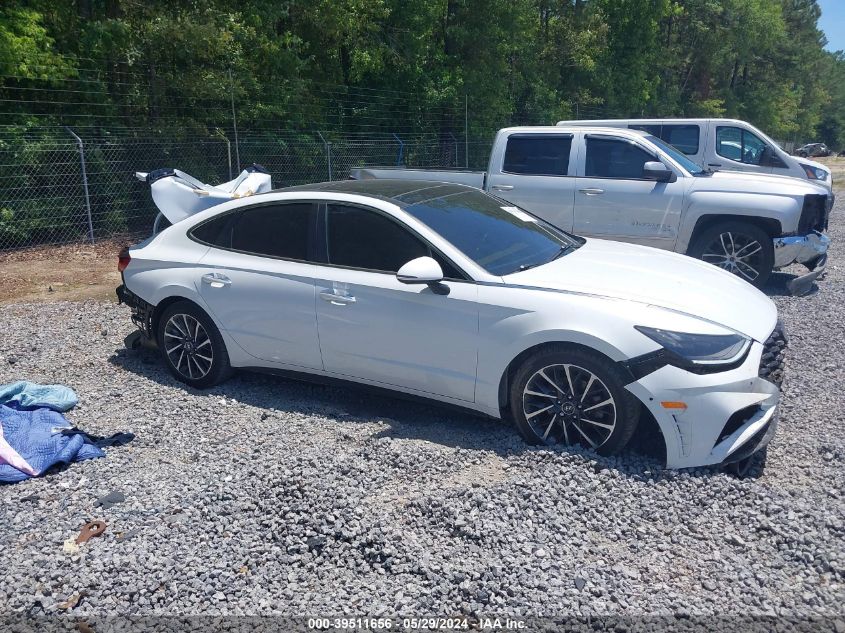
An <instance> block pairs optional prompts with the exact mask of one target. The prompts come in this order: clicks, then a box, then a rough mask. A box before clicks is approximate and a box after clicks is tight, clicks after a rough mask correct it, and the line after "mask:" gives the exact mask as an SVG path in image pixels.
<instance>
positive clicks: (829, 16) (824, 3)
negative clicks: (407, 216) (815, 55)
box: [818, 0, 845, 51]
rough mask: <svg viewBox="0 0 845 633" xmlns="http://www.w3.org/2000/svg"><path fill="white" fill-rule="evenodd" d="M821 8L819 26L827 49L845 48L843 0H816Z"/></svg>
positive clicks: (844, 10) (844, 4)
mask: <svg viewBox="0 0 845 633" xmlns="http://www.w3.org/2000/svg"><path fill="white" fill-rule="evenodd" d="M818 3H819V6H820V7H821V8H822V17H821V20H819V27H820V28H821V30H822V31H824V34H825V36H826V37H827V50H829V51H843V50H845V0H818Z"/></svg>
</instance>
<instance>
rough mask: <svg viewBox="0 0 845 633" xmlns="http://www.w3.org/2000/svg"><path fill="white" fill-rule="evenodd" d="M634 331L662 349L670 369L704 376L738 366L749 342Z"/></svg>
mask: <svg viewBox="0 0 845 633" xmlns="http://www.w3.org/2000/svg"><path fill="white" fill-rule="evenodd" d="M634 328H635V329H636V330H637V331H639V332H641V333H642V334H645V335H646V336H647V337H649V338H650V339H651V340H653V341H654V342H656V343H658V344H659V345H661V346H662V347H663V350H662V351H663V352H664V354H663V356H664V358H663V360H665V361H666V363H668V364H670V365H675V366H676V367H681V368H682V369H687V370H689V371H692V372H695V373H700V374H706V373H711V372H717V371H726V370H728V369H733V368H734V367H738V366H739V365H741V364H742V363H743V362H744V360H745V357H746V355H747V354H748V350H749V349H750V348H751V339H750V338H748V337H746V336H742V335H741V334H690V333H687V332H673V331H671V330H660V329H657V328H651V327H645V326H642V325H635V326H634Z"/></svg>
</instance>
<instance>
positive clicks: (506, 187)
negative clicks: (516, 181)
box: [493, 185, 513, 191]
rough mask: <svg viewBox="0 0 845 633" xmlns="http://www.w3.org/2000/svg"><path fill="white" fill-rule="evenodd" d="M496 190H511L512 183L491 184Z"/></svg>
mask: <svg viewBox="0 0 845 633" xmlns="http://www.w3.org/2000/svg"><path fill="white" fill-rule="evenodd" d="M493 189H495V190H496V191H513V185H493Z"/></svg>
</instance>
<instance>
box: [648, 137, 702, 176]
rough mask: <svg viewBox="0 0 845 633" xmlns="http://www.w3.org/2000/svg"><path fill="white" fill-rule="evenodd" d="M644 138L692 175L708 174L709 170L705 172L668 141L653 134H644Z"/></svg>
mask: <svg viewBox="0 0 845 633" xmlns="http://www.w3.org/2000/svg"><path fill="white" fill-rule="evenodd" d="M646 139H647V140H649V141H651V142H652V143H654V144H655V145H657V147H659V148H660V149H662V150H663V151H664V152H666V153H667V154H669V157H670V158H672V159H673V160H674V161H675V162H676V163H678V164H679V165H680V166H681V167H683V168H684V169H686V170H687V171H688V172H689V173H690V174H692V175H693V176H701V175H702V174H709V173H710V172H705V171H704V170H703V169H702V168H701V165H699V164H698V163H696V162H693V161H691V160H690V159H689V158H687V157H686V156H684V155H683V154H682V153H681V152H680V151H678V148H677V147H673V146H672V145H669V144H668V143H664V142H663V141H661V140H660V139H659V138H657V137H655V136H646Z"/></svg>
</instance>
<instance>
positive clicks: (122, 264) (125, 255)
mask: <svg viewBox="0 0 845 633" xmlns="http://www.w3.org/2000/svg"><path fill="white" fill-rule="evenodd" d="M131 261H132V258H131V257H130V256H129V249H128V248H124V249H123V250H122V251H120V254H119V255H118V256H117V272H120V273H122V272H123V271H124V270H126V267H127V266H128V265H129V262H131Z"/></svg>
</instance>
